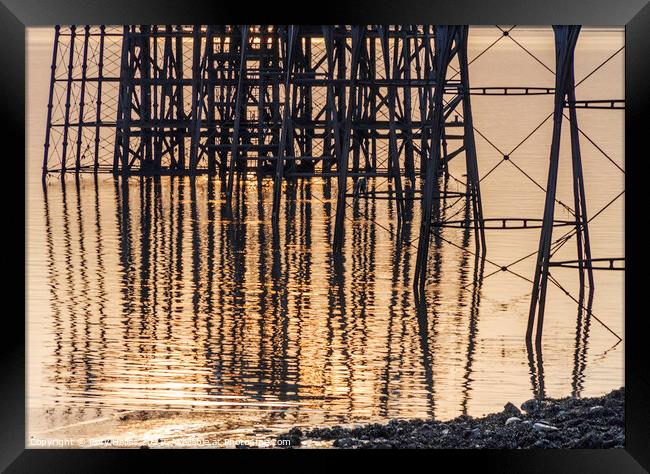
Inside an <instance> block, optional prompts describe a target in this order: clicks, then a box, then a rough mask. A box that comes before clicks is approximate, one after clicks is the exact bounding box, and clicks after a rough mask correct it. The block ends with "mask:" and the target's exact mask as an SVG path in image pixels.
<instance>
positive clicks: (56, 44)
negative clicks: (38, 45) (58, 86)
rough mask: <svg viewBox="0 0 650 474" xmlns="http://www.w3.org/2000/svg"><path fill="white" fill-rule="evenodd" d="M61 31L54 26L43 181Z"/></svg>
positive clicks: (50, 128) (59, 27) (48, 144)
mask: <svg viewBox="0 0 650 474" xmlns="http://www.w3.org/2000/svg"><path fill="white" fill-rule="evenodd" d="M60 31H61V26H59V25H56V26H55V27H54V47H53V48H52V66H51V69H52V72H51V73H50V93H49V96H48V99H47V124H46V129H45V145H44V149H45V150H44V152H43V174H42V175H41V180H42V181H43V183H45V177H46V176H47V169H48V166H47V162H48V159H49V152H50V136H51V133H52V109H53V107H54V106H53V104H52V102H53V99H54V82H55V80H56V63H57V57H58V56H57V55H58V52H59V35H60Z"/></svg>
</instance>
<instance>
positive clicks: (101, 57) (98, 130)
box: [93, 25, 106, 173]
mask: <svg viewBox="0 0 650 474" xmlns="http://www.w3.org/2000/svg"><path fill="white" fill-rule="evenodd" d="M105 36H106V26H104V25H100V27H99V61H98V63H97V105H96V110H95V112H96V115H95V153H94V161H93V170H94V172H95V173H97V170H98V169H99V143H100V141H101V136H100V134H101V128H100V127H99V123H100V122H101V120H102V85H103V82H104V76H103V74H104V38H105Z"/></svg>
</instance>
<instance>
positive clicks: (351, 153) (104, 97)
mask: <svg viewBox="0 0 650 474" xmlns="http://www.w3.org/2000/svg"><path fill="white" fill-rule="evenodd" d="M467 35H468V27H467V26H450V27H448V26H432V25H404V26H380V25H378V26H371V25H365V26H360V25H352V26H348V25H340V26H333V25H321V26H297V25H284V26H269V25H255V26H250V25H238V26H237V25H192V26H183V25H165V26H158V25H132V26H124V27H122V28H121V29H120V28H116V27H106V26H99V27H95V26H89V25H86V26H83V27H77V26H71V27H67V28H63V27H56V29H55V45H54V52H53V59H52V76H51V88H50V95H49V104H48V116H47V136H46V142H45V155H44V160H43V177H44V178H45V177H46V176H47V175H48V174H52V173H58V174H60V175H61V176H64V175H65V174H66V173H75V174H76V175H78V174H79V173H84V172H92V173H100V172H112V173H114V174H115V175H122V176H129V175H159V174H180V175H193V174H199V173H208V174H214V175H217V174H218V175H220V176H221V177H222V178H223V180H224V182H226V183H227V186H226V197H225V199H226V208H227V209H230V207H231V198H232V193H233V181H234V179H235V175H238V176H244V177H245V176H246V175H247V174H255V175H257V176H264V175H269V176H272V177H273V180H274V200H273V217H274V219H277V216H278V210H279V208H280V201H281V194H282V193H281V189H282V182H283V180H285V179H287V178H295V177H313V176H322V177H334V178H336V179H337V180H338V189H337V211H336V225H335V235H334V241H333V249H334V251H335V253H339V252H340V251H341V246H342V243H343V232H344V223H343V222H344V219H345V211H346V197H347V196H348V195H349V193H350V187H354V188H355V189H356V188H357V186H358V184H359V180H361V184H364V180H365V179H366V178H369V177H378V176H381V177H386V178H387V179H388V180H389V181H390V182H391V184H392V188H391V189H392V191H390V192H389V194H390V196H389V197H390V198H391V199H395V200H396V203H397V208H398V211H399V212H398V215H399V216H401V211H402V210H403V203H404V200H405V199H413V196H414V195H415V194H417V195H419V196H421V197H422V199H424V201H425V202H426V203H427V206H430V205H432V201H433V200H436V199H439V198H440V194H441V193H440V192H439V191H437V184H436V185H434V181H437V179H438V177H439V174H440V172H441V171H443V172H444V170H445V169H446V166H447V163H448V162H449V160H451V159H453V158H455V157H457V156H463V155H464V156H465V162H466V168H467V177H468V179H467V190H466V193H465V195H466V197H467V199H468V200H469V202H470V203H471V205H470V207H471V209H472V211H473V214H472V215H471V216H468V222H472V223H473V226H474V228H475V230H476V233H475V234H476V235H475V237H476V243H477V246H478V247H481V248H484V247H485V238H484V235H483V229H482V221H483V216H482V206H481V197H480V188H479V182H478V165H477V162H476V149H475V143H474V131H473V126H472V120H471V105H470V87H469V77H468V68H467ZM452 63H453V64H454V66H455V67H454V71H458V73H457V74H453V75H452V74H448V71H449V72H451V68H450V65H451V64H452ZM451 76H453V77H454V79H452V78H451ZM459 115H460V116H462V117H463V119H462V120H459ZM425 177H426V179H424V180H423V182H425V183H428V185H425V186H424V187H423V188H422V189H417V187H418V182H419V181H420V179H419V178H425ZM425 216H426V219H427V220H426V221H425V224H424V227H423V228H422V232H424V234H426V237H421V239H420V240H421V242H420V247H421V252H420V254H421V257H420V258H419V259H418V275H421V280H420V281H421V284H422V285H423V284H424V280H423V279H424V277H425V273H426V272H425V271H423V268H424V267H425V260H426V256H427V249H428V237H429V235H430V233H431V228H432V222H431V214H430V213H425ZM438 224H439V223H438Z"/></svg>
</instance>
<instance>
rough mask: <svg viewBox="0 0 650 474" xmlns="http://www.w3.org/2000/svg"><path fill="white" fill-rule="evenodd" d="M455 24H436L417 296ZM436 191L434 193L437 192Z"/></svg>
mask: <svg viewBox="0 0 650 474" xmlns="http://www.w3.org/2000/svg"><path fill="white" fill-rule="evenodd" d="M456 28H457V27H455V26H436V27H435V81H436V82H435V91H434V95H433V123H432V136H431V146H430V150H431V151H430V153H429V158H428V160H427V163H426V174H425V181H424V186H423V189H422V220H421V223H420V237H419V241H418V253H417V260H416V264H415V280H414V282H413V286H414V291H415V294H416V297H420V296H421V295H423V294H424V287H425V283H426V265H427V259H428V255H429V241H430V237H431V207H432V204H433V201H434V198H437V197H438V188H437V183H436V181H437V179H438V169H439V168H440V143H441V139H442V133H443V130H442V129H443V127H444V116H443V112H444V111H443V100H442V99H443V93H444V83H445V77H446V75H447V66H448V65H449V61H450V59H451V55H452V43H453V40H454V37H455V35H456ZM434 194H435V196H434Z"/></svg>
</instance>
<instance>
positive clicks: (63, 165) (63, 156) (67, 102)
mask: <svg viewBox="0 0 650 474" xmlns="http://www.w3.org/2000/svg"><path fill="white" fill-rule="evenodd" d="M76 28H77V27H76V26H75V25H72V26H71V27H70V46H69V48H70V55H69V58H68V79H67V82H66V93H65V118H64V123H63V145H62V150H61V178H63V176H64V175H65V171H66V169H65V168H66V165H67V156H66V155H67V152H68V131H69V129H70V95H71V93H72V69H73V62H74V39H75V36H76Z"/></svg>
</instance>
